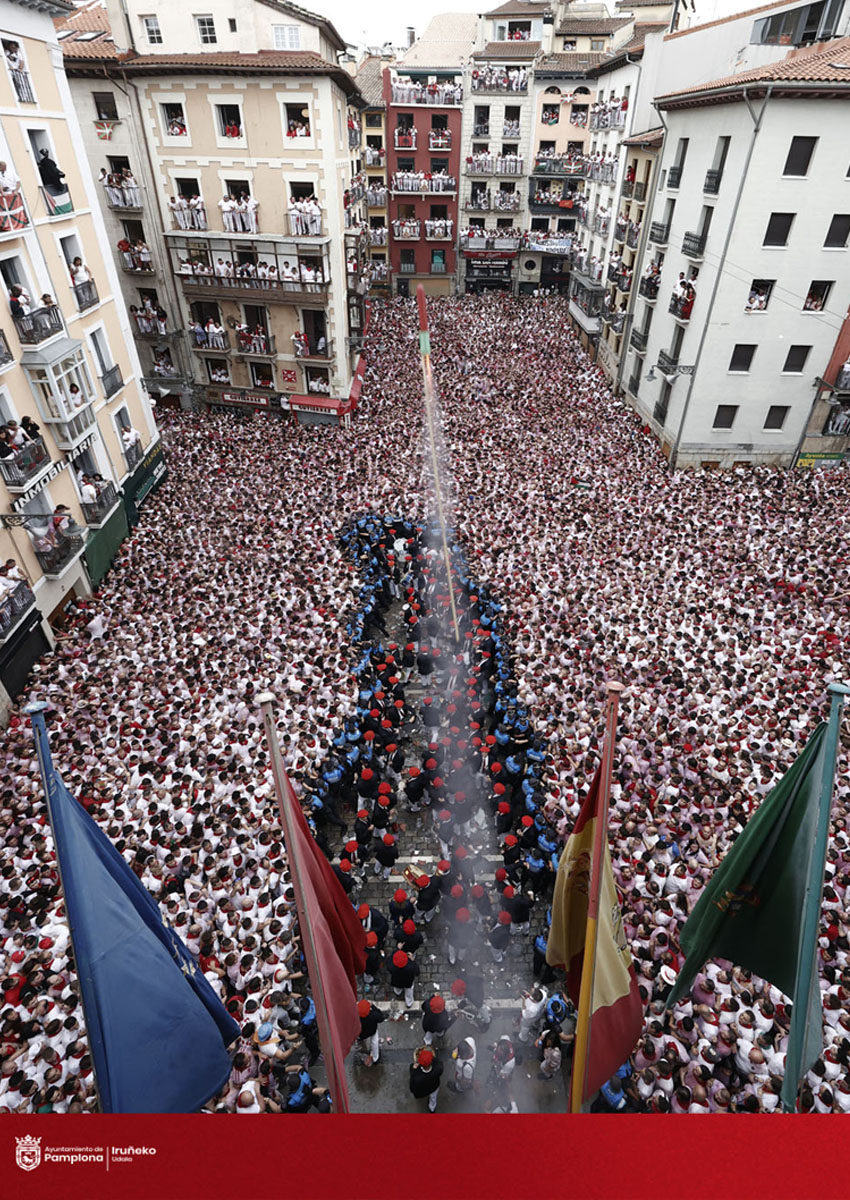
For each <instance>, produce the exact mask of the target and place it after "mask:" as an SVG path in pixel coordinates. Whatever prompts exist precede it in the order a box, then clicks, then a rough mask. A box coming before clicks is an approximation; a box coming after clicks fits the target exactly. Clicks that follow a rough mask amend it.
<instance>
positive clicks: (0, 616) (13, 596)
mask: <svg viewBox="0 0 850 1200" xmlns="http://www.w3.org/2000/svg"><path fill="white" fill-rule="evenodd" d="M34 604H35V593H34V592H33V590H32V588H31V587H30V585H29V584H28V583H24V582H23V580H22V581H21V582H20V583H19V584H18V586H17V587H16V588H15V590H14V591H12V592H7V593H6V595H5V596H4V597H3V599H2V600H0V641H5V639H6V638H7V637H8V636H9V634H10V633H11V632H12V630H13V629H14V628H15V626H16V625H17V623H18V621H19V620H20V619H21V617H22V616H23V615H24V613H25V612H27V611H28V610H29V609H31V608H32V606H33V605H34Z"/></svg>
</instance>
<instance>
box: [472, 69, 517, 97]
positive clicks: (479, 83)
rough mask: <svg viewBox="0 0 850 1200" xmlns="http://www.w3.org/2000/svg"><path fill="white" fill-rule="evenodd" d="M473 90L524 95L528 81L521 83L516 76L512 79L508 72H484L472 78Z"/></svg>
mask: <svg viewBox="0 0 850 1200" xmlns="http://www.w3.org/2000/svg"><path fill="white" fill-rule="evenodd" d="M472 91H473V92H478V93H479V94H481V95H488V96H508V95H513V94H517V93H518V94H519V95H523V96H524V95H525V93H526V92H527V91H528V83H527V82H524V83H519V79H518V77H516V76H515V77H514V78H513V80H512V79H511V78H510V76H509V75H508V74H507V72H505V73H504V74H503V75H496V74H494V73H491V72H484V73H483V74H481V75H479V77H478V78H477V79H473V80H472Z"/></svg>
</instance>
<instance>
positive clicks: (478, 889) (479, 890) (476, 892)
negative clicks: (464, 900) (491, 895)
mask: <svg viewBox="0 0 850 1200" xmlns="http://www.w3.org/2000/svg"><path fill="white" fill-rule="evenodd" d="M469 894H470V895H471V896H473V897H474V898H475V899H476V900H480V899H481V897H482V896H483V895H484V888H483V887H482V886H481V884H480V883H476V884H475V886H474V887H473V888H471V889H470V893H469Z"/></svg>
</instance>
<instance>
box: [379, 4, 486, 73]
mask: <svg viewBox="0 0 850 1200" xmlns="http://www.w3.org/2000/svg"><path fill="white" fill-rule="evenodd" d="M477 23H478V18H477V17H476V15H475V13H458V12H455V13H440V14H439V16H436V17H432V18H431V20H430V22H429V23H428V25H427V26H426V28H425V31H424V32H423V34H422V36H421V37H419V38H417V39H416V41H415V42H414V43H413V45H412V46H411V47H410V49H409V50H405V52H404V54H402V55H401V57H400V58H399V60H398V63H397V67H398V69H399V71H400V72H401V71H403V70H404V69H405V68H407V69H409V70H412V69H419V68H423V67H433V68H434V69H435V70H441V69H445V68H450V67H458V68H459V67H460V66H461V64H462V63H463V62H466V60H467V59H468V58H469V56H470V55H471V54H472V51H473V50H474V49H475V30H476V26H477Z"/></svg>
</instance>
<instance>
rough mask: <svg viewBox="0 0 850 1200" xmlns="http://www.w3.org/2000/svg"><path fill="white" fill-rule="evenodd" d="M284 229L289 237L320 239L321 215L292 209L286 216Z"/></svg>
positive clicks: (319, 212) (318, 212)
mask: <svg viewBox="0 0 850 1200" xmlns="http://www.w3.org/2000/svg"><path fill="white" fill-rule="evenodd" d="M286 228H287V231H288V233H289V236H290V237H297V238H303V237H322V236H323V234H322V213H321V210H319V211H317V212H298V211H293V210H292V209H290V210H289V212H288V213H287V214H286Z"/></svg>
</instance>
